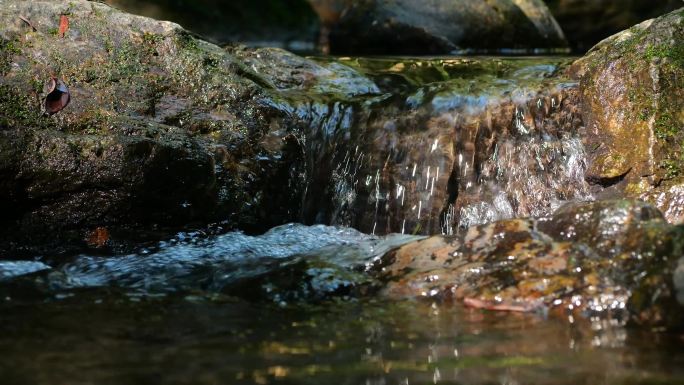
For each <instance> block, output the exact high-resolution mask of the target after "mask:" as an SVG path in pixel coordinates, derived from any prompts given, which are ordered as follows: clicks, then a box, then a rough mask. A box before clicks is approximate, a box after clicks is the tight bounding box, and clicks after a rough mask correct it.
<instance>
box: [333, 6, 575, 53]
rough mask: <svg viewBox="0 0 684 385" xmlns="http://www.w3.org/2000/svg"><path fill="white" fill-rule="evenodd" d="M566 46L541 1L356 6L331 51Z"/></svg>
mask: <svg viewBox="0 0 684 385" xmlns="http://www.w3.org/2000/svg"><path fill="white" fill-rule="evenodd" d="M339 2H340V1H329V2H327V3H331V4H332V5H334V4H336V3H339ZM319 13H320V12H319ZM566 45H567V43H566V42H565V37H564V36H563V32H562V31H561V29H560V27H559V26H558V24H557V23H556V21H555V20H554V18H553V16H551V14H550V13H549V11H548V9H547V8H546V5H545V4H544V3H543V2H542V1H540V0H496V1H488V2H479V1H467V0H425V1H413V0H395V1H391V2H388V1H379V0H364V1H356V2H353V4H351V5H349V6H348V7H347V9H345V11H344V12H343V13H342V14H341V15H340V19H339V20H338V21H337V22H336V23H335V24H334V25H333V27H332V29H331V33H330V52H332V53H337V54H356V55H358V54H372V55H377V54H414V55H415V54H418V55H425V54H448V53H451V52H454V51H459V50H461V51H463V50H466V51H467V50H472V51H475V52H483V51H490V52H491V51H495V50H501V49H508V50H516V49H522V50H523V51H524V50H527V51H530V52H531V51H533V50H534V49H540V48H546V49H557V48H564V47H566Z"/></svg>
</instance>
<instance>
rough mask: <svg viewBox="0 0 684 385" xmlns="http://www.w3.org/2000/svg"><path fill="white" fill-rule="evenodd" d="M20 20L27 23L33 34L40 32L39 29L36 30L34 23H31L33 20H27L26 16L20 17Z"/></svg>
mask: <svg viewBox="0 0 684 385" xmlns="http://www.w3.org/2000/svg"><path fill="white" fill-rule="evenodd" d="M19 18H20V19H21V21H23V22H24V23H26V25H28V26H29V27H31V29H32V30H33V32H38V29H36V27H35V26H34V25H33V23H31V20H29V19H27V18H25V17H24V16H19Z"/></svg>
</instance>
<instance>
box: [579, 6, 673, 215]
mask: <svg viewBox="0 0 684 385" xmlns="http://www.w3.org/2000/svg"><path fill="white" fill-rule="evenodd" d="M683 42H684V9H680V10H678V11H674V12H672V13H669V14H667V15H665V16H662V17H659V18H657V19H653V20H648V21H645V22H643V23H641V24H639V25H636V26H634V27H632V28H630V29H629V30H626V31H624V32H621V33H619V34H617V35H614V36H612V37H610V38H608V39H606V40H604V41H602V42H601V43H599V44H598V45H597V46H595V47H594V48H593V49H592V50H591V51H590V52H589V53H588V54H587V55H586V56H585V57H583V58H581V59H580V60H578V61H577V62H576V63H575V64H574V65H573V67H572V69H571V71H573V72H574V73H575V75H576V77H577V79H579V81H580V88H581V93H582V113H583V116H584V122H585V124H586V127H587V136H586V145H587V149H588V151H589V170H588V171H587V178H588V180H589V181H590V182H591V183H593V184H594V185H597V186H600V187H603V188H608V187H610V188H611V190H613V191H617V192H619V193H624V194H626V195H627V196H630V197H640V198H642V199H648V200H649V201H652V202H653V203H655V204H657V205H658V207H659V208H660V209H661V210H662V211H664V212H665V213H666V214H667V217H668V219H669V220H671V221H673V222H680V221H681V220H682V214H681V212H680V207H681V204H682V202H683V199H682V194H681V190H682V183H683V182H684V151H683V145H684V43H683Z"/></svg>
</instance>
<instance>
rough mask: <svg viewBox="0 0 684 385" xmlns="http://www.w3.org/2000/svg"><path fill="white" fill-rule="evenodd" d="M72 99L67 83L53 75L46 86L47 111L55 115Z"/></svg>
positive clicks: (45, 106)
mask: <svg viewBox="0 0 684 385" xmlns="http://www.w3.org/2000/svg"><path fill="white" fill-rule="evenodd" d="M70 101H71V95H70V94H69V89H68V88H67V86H66V84H64V82H63V81H62V80H60V79H57V78H56V77H52V78H51V79H50V82H49V83H48V84H47V87H46V96H45V104H44V108H45V113H46V114H48V115H54V114H56V113H58V112H59V111H62V110H63V109H64V108H65V107H66V106H67V105H69V102H70Z"/></svg>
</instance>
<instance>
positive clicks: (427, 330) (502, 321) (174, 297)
mask: <svg viewBox="0 0 684 385" xmlns="http://www.w3.org/2000/svg"><path fill="white" fill-rule="evenodd" d="M411 239H415V237H411V236H392V237H388V238H377V237H372V236H367V235H363V234H361V233H358V232H356V231H354V230H349V229H344V228H335V227H325V226H313V227H305V226H301V225H287V226H283V227H279V228H276V229H274V230H272V231H271V232H269V233H267V234H265V235H263V236H259V237H250V236H246V235H244V234H240V233H231V234H226V235H222V236H217V237H211V238H208V239H198V238H193V237H192V236H190V235H188V234H181V235H179V236H178V237H177V238H176V239H175V240H172V241H170V242H164V243H161V244H160V245H159V246H158V247H157V248H155V249H153V250H143V252H141V253H140V254H132V255H123V256H114V257H94V256H87V255H84V256H78V257H76V258H74V259H73V260H72V261H70V262H67V263H65V264H63V265H61V266H60V265H55V266H50V265H48V264H44V263H41V262H35V261H30V262H2V263H1V264H0V355H1V356H2V357H3V358H2V359H1V360H0V379H1V380H0V383H1V384H3V385H10V384H50V385H54V384H71V385H78V384H157V383H164V384H661V383H662V384H677V383H684V352H682V349H681V346H682V344H683V343H684V340H682V337H681V336H678V335H670V334H663V333H653V332H647V331H639V330H630V329H626V328H624V327H622V326H618V325H617V324H616V323H611V322H610V321H606V320H603V321H594V322H592V321H591V320H584V319H577V320H574V321H572V322H571V321H569V320H565V319H556V318H552V319H549V318H546V317H545V316H544V314H524V315H523V314H514V313H501V312H498V313H497V312H486V311H482V310H473V309H465V308H463V307H462V306H460V305H459V304H450V303H431V302H428V301H418V302H392V301H381V300H377V299H375V300H374V299H363V300H353V299H349V298H348V297H346V296H333V297H330V298H331V299H324V300H320V298H319V297H316V296H313V297H306V296H305V294H306V293H304V292H302V293H304V294H302V295H304V297H296V296H295V297H289V298H290V299H291V300H288V301H283V300H280V299H282V298H284V297H282V296H281V297H278V296H265V297H261V299H259V300H250V301H247V300H245V299H238V298H237V297H236V295H237V296H240V298H245V297H250V293H246V292H245V291H250V290H253V291H259V290H263V289H264V288H268V289H269V293H270V292H271V291H273V292H275V293H277V292H278V291H279V290H280V291H281V294H284V293H286V292H287V291H288V290H294V291H298V290H299V288H297V287H295V288H294V289H293V288H292V286H291V285H290V286H284V287H279V286H269V285H271V283H269V281H268V280H267V279H266V280H252V281H250V280H248V282H251V283H249V284H245V285H242V286H240V291H232V292H231V291H228V292H226V290H223V288H225V286H226V285H228V286H230V281H231V280H239V279H242V278H241V277H244V276H259V275H263V274H268V271H269V269H272V270H274V271H279V269H283V266H285V267H286V270H285V271H286V272H296V271H297V270H292V269H290V270H287V266H290V264H291V263H292V261H293V260H306V259H308V258H319V259H320V260H321V261H324V260H328V261H334V263H335V264H336V266H338V267H340V268H350V267H352V266H355V265H358V264H361V265H362V264H363V263H365V262H366V261H367V260H368V259H369V258H374V255H377V254H378V253H383V252H384V251H386V250H387V249H388V248H390V247H392V246H393V245H397V244H401V243H404V242H406V241H409V240H411ZM274 261H275V262H274ZM307 266H308V265H307ZM316 266H318V265H316ZM310 270H312V271H313V272H310ZM306 271H307V272H310V274H313V275H314V276H317V277H320V276H323V277H326V276H327V275H326V274H325V273H321V269H320V268H318V267H316V268H309V269H308V270H306ZM288 274H290V273H288ZM292 274H294V273H292ZM208 277H210V278H208ZM302 277H306V274H304V275H302ZM336 277H337V278H339V279H335V280H332V281H328V280H324V281H325V282H326V283H323V284H320V285H319V286H316V285H313V284H311V285H310V286H309V292H308V293H309V295H311V293H310V291H311V290H314V291H315V290H321V291H325V290H327V288H328V286H335V285H338V284H340V283H339V282H340V281H344V279H343V277H344V275H342V276H339V275H338V276H336ZM290 278H291V279H293V280H296V279H300V278H299V276H295V275H292V276H290ZM208 281H213V282H214V284H211V283H208ZM276 281H277V280H276ZM216 282H222V283H221V284H218V285H217V284H216ZM274 282H275V281H274ZM312 282H313V281H312ZM343 284H344V282H343ZM298 292H299V291H298ZM278 298H280V299H278ZM311 298H315V299H311Z"/></svg>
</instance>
